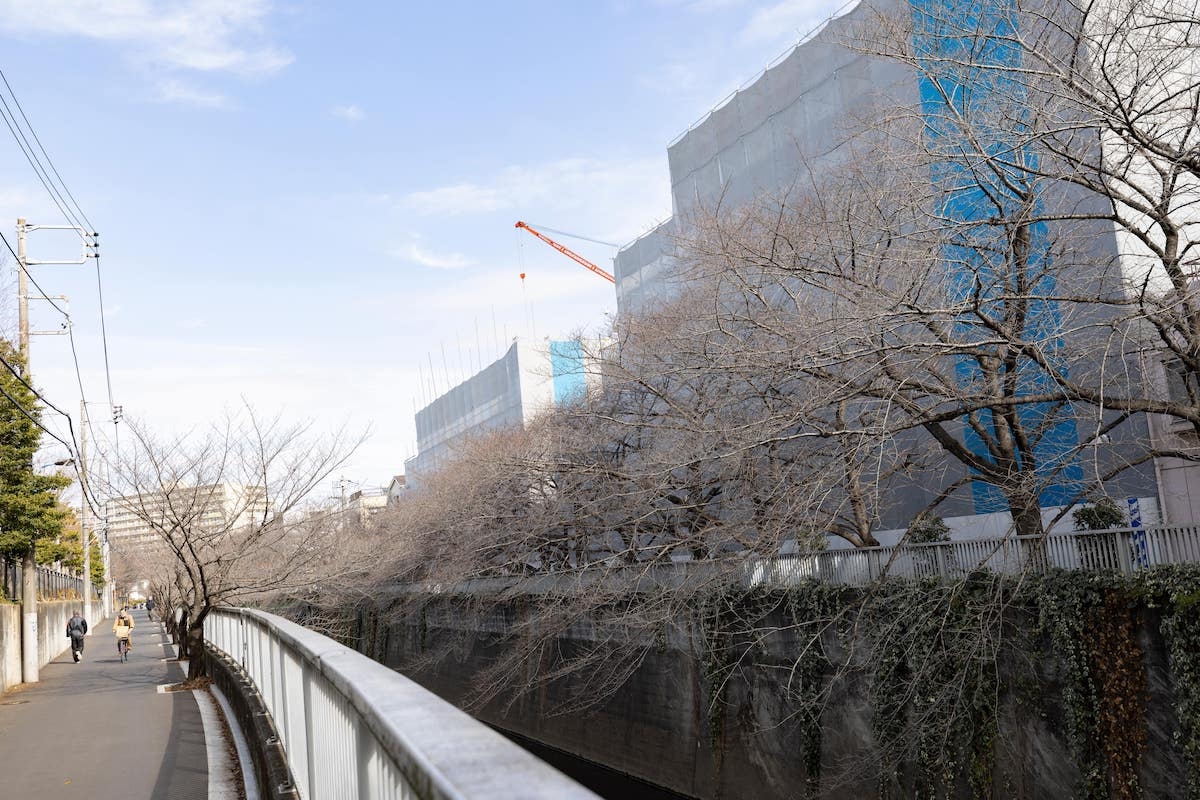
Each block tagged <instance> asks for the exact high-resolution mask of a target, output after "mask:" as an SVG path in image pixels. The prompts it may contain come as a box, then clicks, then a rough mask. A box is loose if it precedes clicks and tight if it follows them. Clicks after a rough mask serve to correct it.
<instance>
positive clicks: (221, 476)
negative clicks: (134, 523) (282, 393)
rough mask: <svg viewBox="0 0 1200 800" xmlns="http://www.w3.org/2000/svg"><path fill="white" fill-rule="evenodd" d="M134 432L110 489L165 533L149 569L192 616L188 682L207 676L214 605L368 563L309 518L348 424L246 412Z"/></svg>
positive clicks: (322, 522) (348, 444) (341, 453)
mask: <svg viewBox="0 0 1200 800" xmlns="http://www.w3.org/2000/svg"><path fill="white" fill-rule="evenodd" d="M129 431H130V434H131V436H130V438H131V440H132V441H131V443H130V446H129V449H128V450H127V451H126V453H125V454H123V458H122V459H121V460H119V461H118V462H116V463H115V464H114V465H113V485H112V486H111V487H110V493H111V494H113V495H116V496H117V497H116V499H115V501H114V502H115V503H116V505H117V506H118V507H119V508H121V509H123V510H125V511H127V512H130V513H132V514H133V515H134V516H135V517H136V518H137V520H138V521H139V522H140V523H141V524H142V525H143V526H145V527H146V528H148V529H149V530H150V531H151V532H152V533H153V535H154V536H155V537H156V542H155V545H154V546H153V547H152V548H151V549H152V550H153V552H149V551H148V552H147V553H145V554H144V555H145V556H146V558H145V560H144V564H145V565H146V566H149V567H157V568H158V569H157V571H156V572H155V574H154V575H153V576H151V581H152V583H153V584H154V586H155V587H156V590H157V591H158V592H160V593H161V595H162V598H163V599H164V600H170V601H173V602H175V603H176V604H177V605H176V607H178V608H180V609H181V610H182V611H183V613H184V614H185V615H186V632H185V635H184V638H183V640H182V641H181V645H182V647H183V649H184V650H185V652H186V653H187V654H188V655H189V657H190V663H189V670H188V671H189V678H194V677H198V676H200V675H202V674H204V669H205V667H204V648H203V635H204V627H203V626H204V621H205V619H206V617H207V616H208V614H209V613H210V612H211V611H212V610H213V609H214V608H217V607H219V606H221V605H226V604H234V603H246V602H253V601H261V600H263V599H265V598H269V597H271V596H274V595H278V594H280V593H285V592H288V591H292V590H296V589H298V588H301V587H305V586H311V585H312V584H313V583H315V582H317V581H318V580H320V579H324V580H332V579H333V578H334V577H335V576H337V575H338V574H340V573H344V572H346V571H351V570H356V569H361V564H355V563H354V562H353V560H348V559H345V558H341V557H339V556H342V555H344V554H345V551H346V549H347V543H346V542H344V541H342V540H341V536H340V531H339V529H338V527H337V526H335V525H330V524H326V523H327V522H328V520H327V519H326V518H324V517H316V518H314V517H312V516H310V515H306V514H302V513H300V512H301V510H302V507H303V506H302V504H303V503H304V502H305V500H306V499H307V498H308V497H309V496H310V495H311V494H312V493H313V492H314V491H316V490H317V489H318V488H320V487H321V486H322V485H323V483H324V481H325V480H326V479H327V478H328V476H329V475H330V474H331V473H332V472H333V471H334V470H336V469H337V468H338V467H339V466H340V465H341V464H343V463H344V462H345V460H346V459H347V458H348V457H349V455H350V454H351V453H352V452H353V450H354V448H355V447H356V445H357V443H356V442H355V441H353V440H352V439H350V438H348V437H347V435H346V434H345V432H344V431H339V432H336V433H333V434H330V435H326V436H317V435H315V434H314V431H313V428H312V425H311V423H298V424H289V423H285V422H283V421H282V420H281V419H280V418H279V417H277V416H276V417H263V416H261V415H259V414H256V413H255V412H254V411H253V410H252V409H250V408H248V407H247V408H246V409H244V410H243V411H242V412H241V413H239V414H230V415H227V416H226V417H225V418H224V419H223V420H221V421H220V422H218V423H216V424H214V425H213V426H212V427H211V428H209V429H207V430H205V431H203V432H201V433H199V434H194V435H186V436H180V437H176V438H173V439H166V440H163V439H159V438H158V437H156V436H155V435H154V434H153V433H152V432H151V431H149V430H148V429H147V428H145V427H143V426H140V425H138V424H136V423H134V424H131V425H130V426H129ZM164 605H165V603H164ZM164 610H165V609H164Z"/></svg>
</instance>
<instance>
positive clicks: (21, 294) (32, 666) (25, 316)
mask: <svg viewBox="0 0 1200 800" xmlns="http://www.w3.org/2000/svg"><path fill="white" fill-rule="evenodd" d="M27 262H28V258H27V257H26V255H25V218H24V217H20V218H18V219H17V315H18V323H19V326H20V328H19V338H18V340H17V347H18V350H19V351H20V353H21V361H22V367H21V373H22V377H23V378H25V379H26V380H29V275H28V274H27V273H26V272H25V267H26V265H27ZM29 469H30V470H32V469H33V465H32V464H30V465H29ZM37 601H38V574H37V557H36V552H35V548H34V545H33V543H32V542H30V545H29V550H28V551H26V553H25V557H24V558H22V559H21V680H22V681H23V682H25V683H37V682H38V668H39V666H40V665H39V664H38V660H39V659H38V608H37Z"/></svg>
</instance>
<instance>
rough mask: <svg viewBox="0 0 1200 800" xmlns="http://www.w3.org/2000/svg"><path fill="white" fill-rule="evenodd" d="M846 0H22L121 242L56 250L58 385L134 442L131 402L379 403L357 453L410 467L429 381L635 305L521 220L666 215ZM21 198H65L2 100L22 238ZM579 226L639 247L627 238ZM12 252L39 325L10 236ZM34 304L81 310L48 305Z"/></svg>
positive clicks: (570, 242) (53, 387)
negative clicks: (682, 161)
mask: <svg viewBox="0 0 1200 800" xmlns="http://www.w3.org/2000/svg"><path fill="white" fill-rule="evenodd" d="M843 2H844V0H775V1H774V2H772V1H770V0H767V1H766V2H756V1H755V0H586V2H575V1H571V2H568V1H567V0H560V1H559V2H532V1H529V2H525V1H522V0H514V2H507V3H491V2H482V1H480V2H456V1H455V0H447V1H446V2H440V3H424V2H420V3H418V2H407V1H405V2H337V3H335V2H331V1H328V0H326V1H322V2H318V1H317V0H294V1H292V0H277V1H276V2H268V0H170V2H160V1H159V0H39V2H37V3H30V2H27V0H0V42H2V44H3V49H2V52H3V53H4V56H3V58H0V69H2V70H3V73H4V77H5V78H6V79H7V81H8V83H9V85H10V86H11V89H12V93H13V94H15V98H16V101H19V103H20V105H21V108H22V109H23V111H24V113H25V115H26V116H27V117H28V119H29V121H30V123H31V124H32V128H33V131H34V132H35V133H36V135H37V138H38V140H40V142H41V144H42V145H43V146H44V148H45V151H46V152H47V153H48V154H49V157H50V159H51V160H52V161H53V165H54V168H55V169H56V170H57V172H58V174H59V175H60V176H61V177H62V180H63V182H64V183H65V185H66V187H67V189H69V191H70V192H71V195H72V196H73V197H74V198H75V200H76V201H77V203H78V205H79V207H80V208H81V209H82V211H83V213H84V214H85V215H86V217H87V219H88V220H90V223H91V224H90V227H93V228H94V229H95V230H96V231H97V232H99V234H100V237H99V241H100V244H101V248H100V252H101V254H102V257H101V259H100V270H99V280H98V276H97V270H96V266H95V263H94V262H89V263H87V264H84V265H63V266H57V265H55V266H51V265H37V266H31V267H30V271H31V274H32V275H33V277H34V279H35V280H36V281H37V282H38V284H39V285H40V286H41V287H42V289H43V290H44V291H45V293H46V294H48V295H64V296H66V297H67V298H68V300H67V305H69V312H70V316H71V320H72V325H73V333H74V337H73V338H74V341H75V349H74V354H73V353H72V348H71V346H70V342H69V339H68V337H66V336H61V335H54V336H52V335H37V336H34V337H33V342H32V345H31V368H32V371H33V375H34V381H35V384H36V385H37V386H38V388H39V389H40V390H41V392H42V393H43V394H44V396H45V397H46V398H47V399H48V400H49V401H50V402H51V403H53V404H54V405H55V406H56V407H57V408H59V409H61V410H63V411H64V412H67V413H69V414H70V415H71V416H72V417H74V418H75V419H76V426H77V427H78V415H79V406H80V398H81V391H82V395H83V397H84V398H85V399H86V401H87V403H88V409H89V416H90V417H91V418H92V420H93V427H92V430H93V435H94V441H93V443H92V444H91V445H90V446H89V449H90V450H91V451H92V452H93V453H95V452H97V451H101V452H106V453H110V454H111V453H112V452H113V451H114V449H115V448H118V447H120V446H121V445H120V434H119V432H118V433H114V431H119V430H120V426H118V427H117V428H114V426H113V425H112V424H111V422H110V411H109V404H110V402H111V403H112V404H117V405H120V406H121V407H122V409H123V413H124V415H125V417H126V418H127V419H136V420H138V421H139V422H140V423H141V424H143V425H145V426H147V427H149V428H151V429H153V430H156V431H159V432H161V433H164V434H167V435H172V434H175V433H182V432H185V431H188V430H197V429H201V428H203V427H204V426H205V425H207V424H208V423H210V422H211V421H213V420H214V419H217V418H219V417H220V416H221V415H222V414H223V412H224V411H225V410H226V409H234V408H237V407H239V406H241V405H242V404H243V403H245V404H249V405H250V406H252V407H253V408H255V409H256V410H257V411H258V412H260V413H263V414H268V415H274V414H277V413H278V414H282V415H283V416H284V417H285V418H287V419H291V420H311V421H312V422H313V423H314V426H315V427H316V429H317V430H334V429H337V428H339V427H342V426H345V427H346V428H348V429H349V430H351V431H367V432H368V435H367V439H366V441H365V442H364V444H363V445H362V446H361V447H360V448H359V449H358V450H357V451H356V452H355V454H354V455H353V456H352V457H351V459H350V460H349V461H348V462H347V464H346V465H345V468H344V469H343V470H341V471H340V472H339V473H337V475H336V477H337V478H344V479H345V480H346V481H348V482H349V483H350V485H351V486H362V487H364V488H373V487H379V486H385V485H386V484H387V483H388V482H389V481H390V479H391V476H393V475H398V474H401V473H402V472H403V468H404V460H405V459H406V458H408V457H410V456H412V455H414V454H415V452H416V432H415V428H414V424H413V416H414V413H415V410H416V409H417V408H419V407H421V406H424V405H425V404H427V403H428V402H430V401H431V400H432V399H433V398H434V397H436V396H437V395H439V394H441V393H443V392H445V391H446V390H447V389H448V388H450V387H451V386H453V385H456V384H457V383H460V382H461V381H462V380H464V379H465V378H467V377H469V376H470V375H471V374H473V373H474V372H475V371H476V370H477V369H478V368H479V367H480V366H484V365H487V364H488V363H490V362H492V361H494V360H495V359H496V358H498V357H499V356H500V355H501V354H502V352H503V350H504V349H505V348H506V346H507V342H508V341H510V340H511V339H512V337H513V336H517V335H520V336H533V337H535V338H539V339H540V338H542V337H546V336H549V337H555V338H565V337H566V336H569V335H571V334H574V333H577V332H594V331H598V330H602V329H603V327H604V326H605V325H606V323H607V321H608V320H609V319H610V317H611V315H612V314H613V313H614V312H615V310H616V298H615V294H614V291H613V287H612V285H611V284H609V283H607V282H606V281H604V280H603V279H601V278H599V277H598V276H596V275H593V274H592V273H590V272H588V271H587V270H585V269H583V268H582V267H580V266H578V265H577V264H575V263H573V262H572V261H570V260H568V259H567V258H565V257H564V256H562V255H560V254H559V253H557V252H555V251H553V250H552V249H551V248H549V247H548V246H546V245H545V244H543V243H541V242H539V241H537V240H536V239H534V238H533V237H531V236H529V235H528V234H527V233H525V232H522V231H517V230H516V229H515V228H514V227H513V226H514V223H515V222H516V221H517V220H519V219H523V220H525V221H527V222H530V223H533V224H535V225H537V224H540V225H543V226H548V227H551V228H555V229H558V230H562V231H569V232H571V233H574V234H577V235H579V236H584V237H588V238H591V239H597V240H602V241H608V242H614V243H618V244H624V243H628V242H629V241H631V240H633V239H634V238H636V237H637V236H639V235H640V234H642V233H643V232H645V231H647V230H649V229H650V228H652V227H654V226H655V225H656V224H657V223H659V222H661V221H662V220H663V219H666V218H667V217H668V216H670V213H671V203H670V187H669V177H668V170H667V156H666V147H667V144H668V143H669V142H670V141H671V140H673V139H674V138H676V137H677V136H679V135H680V134H682V133H683V132H684V131H685V130H687V129H688V127H690V126H691V125H692V124H694V123H695V122H697V121H698V120H700V119H701V118H703V116H704V115H706V114H707V113H708V112H709V111H710V110H711V109H712V108H714V107H715V106H717V105H719V104H720V103H721V102H722V101H723V100H724V99H725V98H726V97H727V96H728V95H729V94H730V93H731V92H732V91H733V90H735V89H736V88H737V87H738V86H740V85H743V84H745V83H746V82H748V81H750V80H752V79H753V78H754V77H755V76H756V75H757V74H758V73H759V72H761V71H762V69H763V68H764V67H766V66H767V65H768V64H769V63H771V62H772V61H774V60H775V59H776V58H777V57H778V56H779V55H780V54H782V53H784V52H785V51H787V50H788V49H790V47H792V46H793V45H794V44H795V43H796V42H797V41H799V40H800V39H801V38H802V37H803V36H804V35H806V34H807V33H809V32H810V31H811V30H812V29H814V28H815V27H816V26H818V25H819V24H820V23H821V22H822V21H823V20H824V19H826V18H827V17H828V16H830V14H832V13H833V12H834V11H835V10H837V9H838V7H839V6H841V5H842V4H843ZM0 89H4V87H3V86H2V85H0ZM4 94H5V95H7V90H4ZM7 100H8V103H9V104H10V105H13V98H12V96H11V95H7ZM13 111H14V112H15V111H16V109H15V107H14V108H13ZM18 217H25V218H26V219H27V220H28V221H29V222H31V223H35V224H59V225H61V224H65V220H64V217H63V215H62V213H60V211H59V210H58V209H57V208H56V207H55V205H54V203H53V202H52V200H51V197H50V194H49V192H48V191H47V190H46V189H45V188H44V187H43V186H42V185H41V183H40V182H39V180H38V177H37V175H36V174H35V172H34V169H33V168H32V167H31V165H30V164H29V162H28V161H27V160H26V157H25V156H24V155H23V153H22V151H21V149H20V147H19V146H18V144H17V139H16V137H14V136H8V135H7V134H6V128H5V127H3V126H0V230H2V231H3V232H4V234H5V236H6V237H7V238H8V240H9V242H10V243H12V244H13V246H14V247H15V226H16V219H17V218H18ZM556 238H559V239H560V241H562V242H563V243H564V244H566V245H567V246H568V247H571V248H572V249H575V250H577V251H578V252H580V253H581V254H583V255H584V256H585V257H587V258H589V259H591V260H592V261H594V262H596V263H598V264H599V265H600V266H602V267H604V268H606V269H609V270H610V271H611V269H612V263H611V260H612V258H613V256H614V255H615V254H616V250H615V249H613V248H609V247H605V246H603V245H598V244H592V243H589V242H585V241H582V240H577V239H569V238H565V237H557V236H556ZM28 247H29V257H30V258H31V259H39V260H68V259H71V258H75V257H77V256H78V255H79V253H80V246H79V240H78V238H77V237H73V234H71V233H69V232H66V233H64V232H56V231H49V230H41V231H34V232H32V233H30V234H29V239H28ZM2 250H3V247H2V245H0V251H2ZM522 272H524V273H525V274H526V278H525V280H524V281H522V280H521V278H520V277H519V275H520V273H522ZM0 274H2V275H3V279H2V280H0V292H3V293H4V296H5V297H8V298H10V300H9V301H8V302H6V303H4V304H3V310H2V311H0V328H2V329H3V331H4V332H5V333H7V334H8V335H12V332H13V331H15V329H16V301H15V296H16V289H15V284H16V278H15V270H14V261H13V259H12V258H11V257H8V258H7V259H6V260H5V261H4V262H3V268H2V269H0ZM101 291H102V294H103V310H104V314H103V327H104V329H105V330H106V332H107V335H106V340H107V363H108V370H107V372H106V370H105V362H106V358H105V352H104V351H105V348H104V342H105V337H102V335H101V313H100V310H101V301H100V295H101ZM59 305H63V304H62V303H61V302H60V303H59ZM30 317H31V325H32V328H33V329H34V330H35V331H42V330H60V329H61V325H62V315H61V314H60V313H59V312H58V311H57V310H56V309H55V308H53V307H52V306H51V305H50V303H47V302H44V301H35V302H32V303H31V312H30ZM76 362H78V365H79V369H78V371H77V370H76V367H75V365H76ZM110 387H111V388H110ZM46 423H47V426H48V427H50V428H51V429H52V430H55V431H58V432H59V433H60V434H61V435H63V436H64V438H69V437H68V436H67V434H66V425H65V420H63V418H62V417H61V416H60V415H58V414H57V413H53V412H49V413H47V415H46ZM45 452H46V455H45V458H46V459H47V460H48V461H50V460H56V459H57V458H61V457H63V454H64V453H65V450H64V449H63V448H61V447H57V449H56V447H55V446H51V447H48V448H47V449H46V451H45ZM330 492H331V494H333V493H335V492H336V490H335V489H333V488H332V487H331V489H330Z"/></svg>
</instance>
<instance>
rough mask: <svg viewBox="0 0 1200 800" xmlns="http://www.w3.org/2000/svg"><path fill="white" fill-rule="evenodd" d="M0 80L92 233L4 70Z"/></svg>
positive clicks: (87, 221)
mask: <svg viewBox="0 0 1200 800" xmlns="http://www.w3.org/2000/svg"><path fill="white" fill-rule="evenodd" d="M0 79H2V80H3V81H4V85H5V87H6V88H7V89H8V93H9V95H11V96H12V99H13V103H15V104H16V106H17V110H18V111H20V112H21V119H23V120H25V127H27V128H28V129H29V133H30V134H32V136H33V140H34V141H35V142H37V145H38V149H40V150H41V151H42V155H44V156H45V157H46V163H47V164H49V165H50V169H51V170H53V171H54V177H56V178H58V182H59V185H61V186H62V188H63V191H64V192H66V193H67V197H69V198H71V203H73V204H74V206H75V210H76V211H78V212H79V216H81V217H83V221H84V222H86V223H87V229H88V230H90V231H92V232H93V233H94V232H95V226H93V225H92V221H91V220H90V219H88V217H87V214H85V213H83V209H82V208H81V207H80V205H79V203H78V202H77V201H76V200H75V195H73V194H71V190H70V188H68V187H67V182H66V181H64V180H63V178H62V175H60V174H58V168H57V167H55V166H54V161H53V160H52V159H51V158H50V154H49V153H47V152H46V148H45V147H44V146H43V145H42V140H41V139H39V138H38V135H37V131H35V130H34V129H33V124H32V123H31V122H30V121H29V117H27V116H25V109H24V108H22V107H21V101H20V100H18V99H17V93H16V92H14V91H13V89H12V86H10V85H9V83H8V77H7V76H6V75H5V74H4V70H0Z"/></svg>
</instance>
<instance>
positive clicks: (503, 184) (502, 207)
mask: <svg viewBox="0 0 1200 800" xmlns="http://www.w3.org/2000/svg"><path fill="white" fill-rule="evenodd" d="M401 205H402V206H403V207H404V208H405V209H408V210H413V211H417V212H419V213H421V214H425V215H430V216H447V215H451V216H452V215H463V214H479V213H489V212H495V211H511V212H513V213H514V214H520V215H524V214H529V215H533V214H535V213H539V212H541V211H543V210H545V209H554V214H555V215H556V216H555V218H554V219H551V220H546V221H545V224H550V223H552V222H558V223H560V224H563V225H565V224H566V222H563V221H562V220H565V219H566V218H568V217H570V218H572V219H585V220H587V221H591V220H596V223H595V224H596V227H594V228H591V229H589V231H588V235H589V236H591V237H592V238H596V239H601V240H609V241H616V242H620V241H627V240H628V239H629V238H632V237H633V236H634V235H636V234H638V233H640V232H641V231H643V230H645V228H646V226H647V225H648V224H650V222H651V221H653V220H656V219H662V218H663V217H665V216H667V215H668V214H670V210H671V201H670V180H669V177H668V173H667V167H666V164H665V158H664V157H662V156H655V157H652V158H640V159H630V160H625V161H613V160H610V161H600V160H597V159H586V158H575V159H562V160H559V161H552V162H549V163H546V164H523V165H513V166H509V167H505V168H503V169H501V170H500V171H499V172H497V173H496V174H494V175H493V176H491V177H490V178H488V179H485V180H482V181H469V182H461V183H455V184H450V185H448V186H443V187H440V188H436V189H431V190H427V191H420V192H412V193H411V194H408V195H406V196H405V197H404V198H402V200H401ZM516 219H517V217H516V216H514V217H513V222H516ZM530 221H531V222H535V221H537V219H536V217H535V218H534V219H533V220H530Z"/></svg>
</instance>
